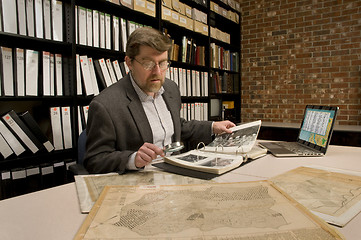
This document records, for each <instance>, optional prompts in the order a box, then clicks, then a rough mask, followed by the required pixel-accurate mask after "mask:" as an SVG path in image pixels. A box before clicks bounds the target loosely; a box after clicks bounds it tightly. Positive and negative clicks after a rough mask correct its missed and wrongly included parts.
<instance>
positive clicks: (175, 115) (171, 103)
mask: <svg viewBox="0 0 361 240" xmlns="http://www.w3.org/2000/svg"><path fill="white" fill-rule="evenodd" d="M163 87H164V89H165V91H164V93H163V99H164V101H165V103H166V104H167V106H168V110H169V111H170V114H171V116H172V120H173V125H174V135H173V139H172V140H173V141H181V126H180V121H179V120H180V116H179V111H178V109H179V106H178V105H177V101H175V100H174V98H173V93H172V90H171V89H170V88H168V87H167V85H166V84H164V85H163Z"/></svg>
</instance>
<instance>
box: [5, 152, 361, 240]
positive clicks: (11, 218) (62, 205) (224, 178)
mask: <svg viewBox="0 0 361 240" xmlns="http://www.w3.org/2000/svg"><path fill="white" fill-rule="evenodd" d="M307 165H316V166H324V167H331V168H339V169H344V170H350V171H358V172H361V148H357V147H344V146H333V145H330V146H329V150H328V152H327V154H326V156H324V157H294V158H275V157H273V156H272V155H267V156H265V157H262V158H260V159H257V160H255V161H253V162H250V163H248V164H246V165H244V166H242V167H240V168H237V169H235V170H233V171H231V172H229V173H227V174H224V175H221V176H219V177H217V178H215V179H213V180H215V181H217V182H239V181H255V180H265V179H268V178H271V177H274V176H276V175H279V174H281V173H284V172H286V171H289V170H291V169H294V168H297V167H299V166H307ZM0 213H1V214H0V239H2V240H10V239H11V240H15V239H16V240H18V239H19V240H20V239H37V240H41V239H52V240H56V239H61V240H64V239H73V237H74V236H75V234H76V232H77V231H78V229H79V228H80V226H81V225H82V223H83V221H84V220H85V218H86V216H87V214H82V213H81V211H80V207H79V203H78V198H77V193H76V187H75V184H74V183H69V184H65V185H61V186H58V187H54V188H50V189H46V190H42V191H38V192H34V193H30V194H26V195H22V196H18V197H14V198H10V199H5V200H2V201H0ZM360 226H361V213H359V214H358V215H357V216H356V217H355V218H353V219H352V220H351V221H350V222H349V223H348V224H347V225H346V226H345V227H343V228H339V227H335V228H336V229H337V230H338V231H340V232H341V233H342V234H343V235H344V236H345V238H346V239H347V240H359V239H361V228H360Z"/></svg>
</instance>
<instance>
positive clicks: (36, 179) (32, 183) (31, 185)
mask: <svg viewBox="0 0 361 240" xmlns="http://www.w3.org/2000/svg"><path fill="white" fill-rule="evenodd" d="M25 171H26V192H27V193H31V192H35V191H38V190H40V189H41V175H40V168H39V166H29V167H27V168H26V169H25Z"/></svg>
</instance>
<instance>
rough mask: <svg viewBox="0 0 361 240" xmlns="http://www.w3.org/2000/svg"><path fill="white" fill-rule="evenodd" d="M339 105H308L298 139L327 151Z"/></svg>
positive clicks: (324, 151) (300, 141) (309, 145)
mask: <svg viewBox="0 0 361 240" xmlns="http://www.w3.org/2000/svg"><path fill="white" fill-rule="evenodd" d="M337 110H338V107H329V106H313V105H307V106H306V109H305V114H304V117H303V121H302V124H301V128H300V133H299V136H298V139H297V141H298V142H299V143H302V144H304V145H307V146H308V147H312V148H314V149H317V150H319V151H321V152H323V153H326V150H327V147H328V144H329V143H330V139H331V135H332V131H333V125H334V123H335V121H336V115H337Z"/></svg>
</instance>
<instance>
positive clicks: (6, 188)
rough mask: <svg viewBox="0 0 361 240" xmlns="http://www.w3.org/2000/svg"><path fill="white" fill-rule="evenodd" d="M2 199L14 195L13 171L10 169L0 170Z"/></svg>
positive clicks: (0, 196) (0, 193)
mask: <svg viewBox="0 0 361 240" xmlns="http://www.w3.org/2000/svg"><path fill="white" fill-rule="evenodd" d="M0 181H1V185H0V199H6V198H10V197H12V180H11V172H10V171H9V170H3V171H1V172H0Z"/></svg>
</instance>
